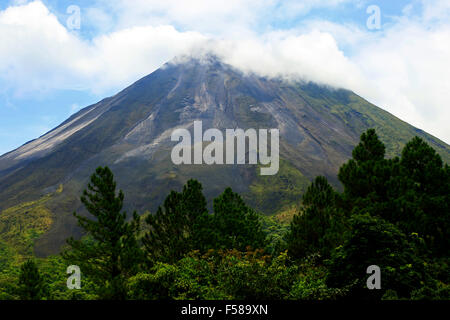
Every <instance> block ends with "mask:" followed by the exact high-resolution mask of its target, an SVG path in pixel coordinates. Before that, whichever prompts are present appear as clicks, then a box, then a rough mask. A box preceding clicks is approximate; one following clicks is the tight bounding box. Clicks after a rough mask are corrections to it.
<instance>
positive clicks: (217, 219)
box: [213, 188, 266, 251]
mask: <svg viewBox="0 0 450 320" xmlns="http://www.w3.org/2000/svg"><path fill="white" fill-rule="evenodd" d="M213 206H214V216H213V225H214V233H215V244H214V247H215V248H222V249H238V250H241V251H243V250H245V249H246V247H247V246H250V247H252V248H254V249H257V248H263V247H264V245H265V238H266V235H265V233H264V231H263V230H262V226H261V222H260V219H259V216H258V214H257V213H256V212H255V211H254V210H253V209H251V208H250V207H248V206H247V205H246V204H245V203H244V201H243V200H242V198H241V197H240V196H239V194H237V193H234V192H233V191H232V190H231V188H226V189H225V191H224V192H223V193H222V194H221V195H220V196H219V197H217V198H216V199H214V204H213Z"/></svg>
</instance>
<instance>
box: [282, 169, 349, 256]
mask: <svg viewBox="0 0 450 320" xmlns="http://www.w3.org/2000/svg"><path fill="white" fill-rule="evenodd" d="M337 196H338V195H337V193H336V192H335V191H334V190H333V188H332V187H331V186H330V184H329V183H328V181H327V179H326V178H325V177H317V178H316V179H315V180H314V181H313V182H312V184H311V185H310V186H309V187H308V189H307V191H306V192H305V194H304V195H303V208H302V210H301V212H300V213H299V214H296V215H294V217H293V220H292V222H291V226H290V230H289V232H288V234H287V237H286V238H287V244H288V252H289V255H290V256H291V257H293V258H295V259H300V258H304V257H306V256H308V255H310V254H314V253H320V254H321V255H322V256H323V257H328V256H329V253H330V251H331V250H332V249H333V248H334V247H335V246H337V245H338V244H339V243H340V241H341V240H342V239H341V235H342V233H343V228H344V224H343V216H342V214H341V212H340V210H339V209H338V208H337V206H336V201H337V200H336V198H337Z"/></svg>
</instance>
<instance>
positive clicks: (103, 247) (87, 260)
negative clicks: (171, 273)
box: [63, 167, 142, 300]
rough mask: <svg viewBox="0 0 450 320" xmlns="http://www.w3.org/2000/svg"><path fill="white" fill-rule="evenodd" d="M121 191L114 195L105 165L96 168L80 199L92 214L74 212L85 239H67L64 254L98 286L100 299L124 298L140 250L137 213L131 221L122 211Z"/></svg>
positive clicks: (113, 183) (134, 270)
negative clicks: (82, 214) (126, 283)
mask: <svg viewBox="0 0 450 320" xmlns="http://www.w3.org/2000/svg"><path fill="white" fill-rule="evenodd" d="M123 200H124V194H123V192H122V190H120V191H119V193H118V195H117V196H116V182H115V181H114V176H113V173H112V172H111V170H110V169H109V168H108V167H104V168H102V167H99V168H97V169H96V171H95V173H94V174H93V175H92V176H91V180H90V183H89V184H88V189H87V190H84V192H83V196H81V202H82V203H83V204H84V206H85V207H86V209H87V211H88V212H89V213H90V214H91V215H92V216H93V218H94V219H92V218H91V217H85V216H81V215H78V214H76V213H75V212H74V216H75V217H76V218H77V220H78V224H79V226H80V227H81V228H83V229H84V231H85V232H86V235H87V239H82V240H75V239H73V238H70V239H68V240H67V243H68V244H69V246H70V248H69V250H66V251H65V252H63V257H64V258H65V259H66V260H67V261H68V262H69V263H70V264H73V265H78V266H79V267H80V269H81V272H82V273H83V274H84V275H85V276H87V277H89V278H90V279H91V280H92V281H93V282H94V283H95V284H96V285H97V286H98V290H99V292H98V295H99V297H100V298H103V299H115V300H117V299H125V298H126V290H125V281H126V279H127V278H128V277H130V276H131V275H134V274H135V273H136V272H137V268H138V265H139V263H140V261H141V257H142V252H141V250H140V248H139V245H138V241H137V239H136V233H137V232H138V230H139V216H138V215H137V213H136V212H134V213H133V218H132V220H131V221H130V222H127V221H126V218H127V214H126V212H122V207H123Z"/></svg>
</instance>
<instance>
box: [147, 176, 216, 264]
mask: <svg viewBox="0 0 450 320" xmlns="http://www.w3.org/2000/svg"><path fill="white" fill-rule="evenodd" d="M208 219H209V214H208V210H207V208H206V199H205V197H204V196H203V193H202V185H201V183H200V182H198V181H197V180H194V179H191V180H189V181H188V182H187V183H186V185H185V186H184V187H183V191H182V192H176V191H171V192H170V194H169V195H168V196H167V198H166V199H165V201H164V204H163V207H159V208H158V210H157V212H156V214H155V215H149V216H148V218H147V220H146V222H147V224H148V225H149V227H150V231H149V232H148V233H147V234H146V235H145V237H144V239H143V242H144V245H145V248H146V252H147V255H148V257H149V259H150V262H154V261H163V262H167V263H174V262H176V261H177V260H179V259H180V258H181V257H183V256H184V255H185V254H187V253H188V252H189V251H191V250H194V249H199V250H201V249H202V248H201V247H202V246H203V245H204V244H205V242H204V241H203V240H205V239H204V236H202V234H201V233H202V232H205V231H206V228H205V227H204V226H206V225H207V223H208Z"/></svg>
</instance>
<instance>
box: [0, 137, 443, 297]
mask: <svg viewBox="0 0 450 320" xmlns="http://www.w3.org/2000/svg"><path fill="white" fill-rule="evenodd" d="M338 179H339V181H340V183H341V185H342V188H341V189H340V190H337V189H335V188H333V187H332V186H331V185H330V184H329V182H328V181H327V179H326V178H325V177H323V176H318V177H316V178H315V179H314V180H313V181H312V182H311V184H310V185H309V187H308V189H307V191H306V192H305V194H304V195H303V196H302V198H301V199H298V203H299V207H298V210H297V212H295V214H294V215H293V217H292V219H289V221H288V222H287V223H286V222H280V221H278V220H276V219H274V217H272V216H265V215H262V214H260V213H258V212H257V211H255V210H254V209H252V208H251V207H249V206H248V205H247V204H246V203H245V202H244V200H243V199H242V197H241V196H240V195H239V194H237V193H235V192H233V190H232V189H231V188H227V189H225V190H224V191H223V193H222V194H220V195H219V196H218V197H217V198H215V199H214V200H213V206H212V208H213V210H212V212H209V211H208V204H207V201H206V199H205V197H204V195H203V188H202V185H201V183H200V182H199V181H197V180H194V179H191V180H189V181H187V183H186V184H185V185H184V187H183V189H182V190H179V191H170V193H169V194H168V195H167V197H166V199H165V201H164V202H163V203H162V205H161V206H160V207H159V209H158V210H157V211H156V212H155V213H152V214H150V213H146V214H142V215H139V214H138V213H137V212H133V213H127V212H124V211H123V203H124V199H125V196H126V195H124V194H123V192H122V191H121V190H116V182H115V180H114V175H113V173H112V171H111V170H110V169H109V168H108V167H99V168H97V169H96V171H95V172H94V173H93V174H92V176H91V178H90V182H89V184H88V185H87V188H86V189H85V190H84V192H83V194H82V195H81V198H80V199H81V202H82V204H83V205H84V206H85V208H86V210H87V211H88V212H89V215H82V214H77V213H76V212H75V213H74V216H75V217H76V219H77V221H78V225H79V226H80V228H81V229H82V230H83V232H84V236H83V237H81V238H80V239H74V238H69V239H67V244H66V246H65V247H64V248H63V249H62V251H61V254H60V255H55V256H50V257H47V258H45V259H44V258H39V259H38V258H33V259H27V260H26V261H24V262H23V263H22V264H21V265H19V266H17V267H10V268H4V269H2V270H0V300H97V299H106V300H159V299H177V300H191V299H195V300H199V299H200V300H203V299H205V300H227V299H235V300H242V299H254V300H284V299H289V300H343V299H357V300H424V299H425V300H448V299H450V287H449V281H450V272H449V263H450V254H449V248H450V243H449V241H450V237H449V232H450V207H449V206H450V167H449V165H448V164H445V163H444V162H443V160H442V158H441V157H440V156H439V154H438V153H437V152H436V151H435V150H434V149H433V148H432V147H430V146H429V145H428V144H427V143H426V141H424V140H423V139H422V138H419V137H415V138H413V139H412V140H411V141H409V142H408V143H407V144H406V145H405V146H404V148H403V150H402V152H401V155H400V156H399V157H394V158H387V157H386V155H385V146H384V144H383V143H382V142H381V141H380V139H379V138H378V136H377V134H376V131H375V130H374V129H370V130H368V131H366V132H364V133H363V134H362V135H361V138H360V142H359V144H358V145H357V146H356V147H355V148H354V149H353V152H352V158H351V159H349V160H348V161H347V162H346V163H344V164H343V165H342V166H341V168H340V169H339V173H338ZM0 249H1V248H0ZM0 253H1V250H0ZM1 259H3V257H1V256H0V260H1ZM71 265H75V266H78V267H79V269H80V270H81V277H80V280H81V287H80V288H79V289H69V288H68V286H67V282H68V278H69V276H70V274H68V273H67V267H68V266H71ZM372 265H376V266H378V267H379V268H380V275H381V287H380V288H379V289H372V290H370V289H368V287H367V279H368V277H369V276H370V274H368V273H367V268H368V267H369V266H372Z"/></svg>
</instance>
